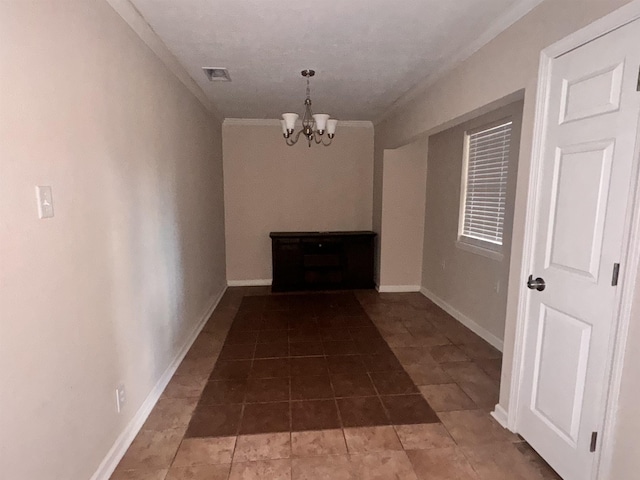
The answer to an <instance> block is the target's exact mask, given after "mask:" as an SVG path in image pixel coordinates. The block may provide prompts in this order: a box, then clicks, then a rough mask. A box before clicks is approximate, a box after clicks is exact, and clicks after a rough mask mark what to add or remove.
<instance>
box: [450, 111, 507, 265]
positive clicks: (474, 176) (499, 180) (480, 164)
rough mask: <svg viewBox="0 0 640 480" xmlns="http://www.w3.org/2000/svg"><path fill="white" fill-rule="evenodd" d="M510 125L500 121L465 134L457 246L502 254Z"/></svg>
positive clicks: (505, 121)
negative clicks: (466, 246)
mask: <svg viewBox="0 0 640 480" xmlns="http://www.w3.org/2000/svg"><path fill="white" fill-rule="evenodd" d="M511 125H512V121H511V120H508V121H507V120H502V121H501V122H498V123H497V124H492V125H489V126H485V127H482V128H481V129H476V130H473V131H470V132H467V133H466V134H465V158H464V169H463V176H462V198H461V200H462V201H461V208H460V225H459V229H458V242H459V245H460V244H466V245H468V246H471V247H479V249H481V250H489V251H492V252H497V253H498V254H499V252H501V250H502V248H501V247H502V240H503V233H504V217H505V208H506V203H507V175H508V173H509V146H510V141H511ZM460 246H462V247H463V248H464V245H460ZM480 253H481V252H480Z"/></svg>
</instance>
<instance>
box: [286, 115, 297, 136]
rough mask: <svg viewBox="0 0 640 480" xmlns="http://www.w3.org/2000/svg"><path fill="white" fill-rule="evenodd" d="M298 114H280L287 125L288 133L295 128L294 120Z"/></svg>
mask: <svg viewBox="0 0 640 480" xmlns="http://www.w3.org/2000/svg"><path fill="white" fill-rule="evenodd" d="M299 116H300V115H298V114H297V113H283V114H282V118H283V119H284V123H285V125H286V126H287V130H289V133H292V132H293V130H294V129H295V128H296V120H298V117H299Z"/></svg>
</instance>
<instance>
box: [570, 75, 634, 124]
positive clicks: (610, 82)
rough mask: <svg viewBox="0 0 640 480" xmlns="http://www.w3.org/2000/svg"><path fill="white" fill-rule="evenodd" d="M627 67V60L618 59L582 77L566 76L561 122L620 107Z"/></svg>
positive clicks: (611, 110) (613, 110)
mask: <svg viewBox="0 0 640 480" xmlns="http://www.w3.org/2000/svg"><path fill="white" fill-rule="evenodd" d="M623 70H624V64H623V63H618V64H615V65H613V66H610V67H606V68H604V69H603V70H600V71H596V72H593V73H590V74H588V75H586V76H585V77H582V78H577V79H574V80H568V79H566V78H565V79H563V83H562V97H561V100H560V101H561V102H562V107H561V108H560V112H562V115H561V117H560V124H563V123H566V122H571V121H573V120H581V119H583V118H587V117H591V116H594V115H601V114H603V113H608V112H615V111H616V110H618V109H619V108H620V94H621V92H622V72H623Z"/></svg>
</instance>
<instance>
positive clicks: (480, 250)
mask: <svg viewBox="0 0 640 480" xmlns="http://www.w3.org/2000/svg"><path fill="white" fill-rule="evenodd" d="M456 247H458V248H459V249H460V250H465V251H467V252H470V253H475V254H476V255H481V256H483V257H487V258H490V259H491V260H496V261H499V262H501V261H502V259H503V258H504V255H503V254H502V253H501V252H496V251H495V250H490V249H488V248H484V247H480V246H478V245H472V244H470V243H467V242H465V241H464V240H461V239H460V240H457V241H456Z"/></svg>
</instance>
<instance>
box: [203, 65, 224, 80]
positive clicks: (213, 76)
mask: <svg viewBox="0 0 640 480" xmlns="http://www.w3.org/2000/svg"><path fill="white" fill-rule="evenodd" d="M202 70H204V73H205V75H206V76H207V78H208V79H209V81H210V82H230V81H231V77H230V76H229V70H227V69H226V68H219V67H203V68H202Z"/></svg>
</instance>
